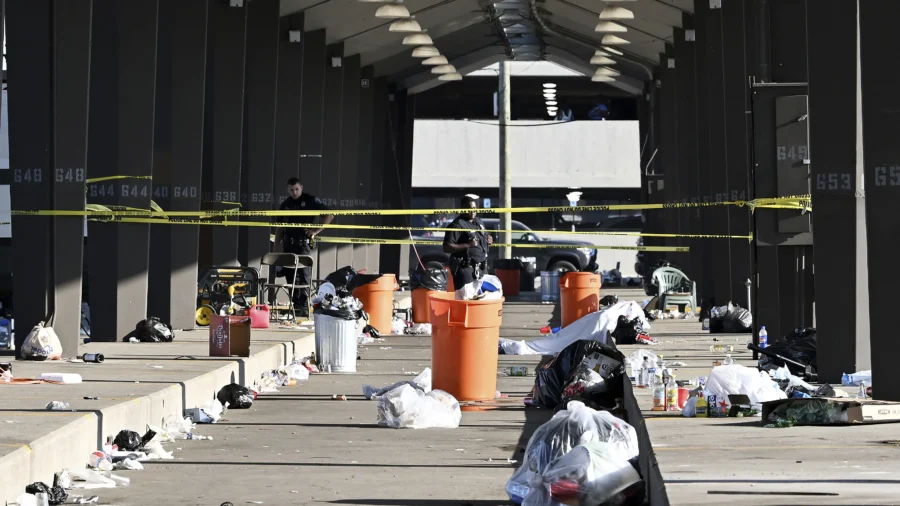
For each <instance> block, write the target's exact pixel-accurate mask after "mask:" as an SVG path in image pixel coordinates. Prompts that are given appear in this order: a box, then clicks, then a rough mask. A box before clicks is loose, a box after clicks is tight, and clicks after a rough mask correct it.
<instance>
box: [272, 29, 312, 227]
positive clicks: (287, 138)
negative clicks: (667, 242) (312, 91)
mask: <svg viewBox="0 0 900 506" xmlns="http://www.w3.org/2000/svg"><path fill="white" fill-rule="evenodd" d="M291 31H294V32H302V31H303V14H294V15H291V16H287V17H283V18H281V27H280V32H281V33H280V35H279V36H278V41H279V42H278V44H279V46H280V47H279V49H278V86H277V88H278V90H277V93H278V97H277V105H278V107H277V108H276V110H275V172H274V174H275V177H274V181H273V183H272V194H273V198H272V205H271V206H269V208H270V209H277V208H278V206H279V205H281V203H282V202H284V199H285V198H287V192H286V191H285V187H286V184H287V180H288V179H290V178H292V177H299V176H300V106H301V98H302V93H301V90H302V88H303V85H304V82H303V48H304V45H305V44H307V41H306V34H303V33H301V34H300V37H301V41H300V42H292V41H291V40H290V33H291Z"/></svg>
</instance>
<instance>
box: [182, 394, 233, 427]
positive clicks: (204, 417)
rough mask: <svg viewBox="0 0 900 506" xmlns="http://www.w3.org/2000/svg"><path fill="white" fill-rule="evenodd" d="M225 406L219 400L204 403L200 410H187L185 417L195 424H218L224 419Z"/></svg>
mask: <svg viewBox="0 0 900 506" xmlns="http://www.w3.org/2000/svg"><path fill="white" fill-rule="evenodd" d="M224 411H225V406H223V405H222V403H221V402H219V400H218V399H212V400H209V401H206V402H204V403H203V404H202V405H201V406H200V407H199V408H190V409H187V410H185V412H184V416H185V417H187V418H190V419H191V421H192V422H194V423H216V422H218V421H219V419H220V418H221V417H222V413H223V412H224Z"/></svg>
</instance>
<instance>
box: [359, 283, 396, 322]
mask: <svg viewBox="0 0 900 506" xmlns="http://www.w3.org/2000/svg"><path fill="white" fill-rule="evenodd" d="M396 282H397V280H396V276H394V275H393V274H385V275H383V276H381V277H380V278H378V279H376V280H375V281H372V282H371V283H366V284H364V285H362V286H359V287H357V288H356V289H355V290H353V296H354V297H356V298H357V299H359V301H360V302H362V304H363V310H365V312H366V313H368V315H369V325H371V326H373V327H375V328H376V329H378V332H380V333H381V334H382V335H390V333H391V321H392V320H393V319H394V284H395V283H396Z"/></svg>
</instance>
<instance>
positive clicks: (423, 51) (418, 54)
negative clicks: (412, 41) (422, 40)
mask: <svg viewBox="0 0 900 506" xmlns="http://www.w3.org/2000/svg"><path fill="white" fill-rule="evenodd" d="M440 55H441V52H440V51H438V50H437V48H436V47H434V46H419V47H417V48H415V49H413V52H412V56H413V58H434V57H435V56H440Z"/></svg>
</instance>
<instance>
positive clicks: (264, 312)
mask: <svg viewBox="0 0 900 506" xmlns="http://www.w3.org/2000/svg"><path fill="white" fill-rule="evenodd" d="M250 328H251V329H267V328H269V306H267V305H265V304H257V305H255V306H253V307H251V308H250Z"/></svg>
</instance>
